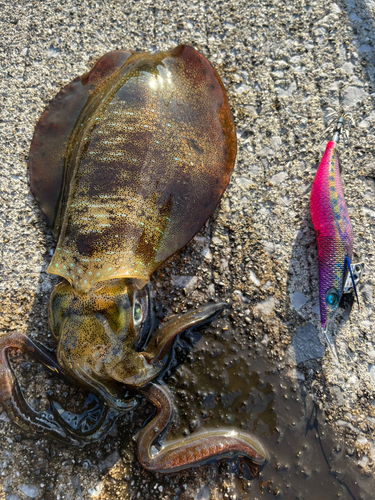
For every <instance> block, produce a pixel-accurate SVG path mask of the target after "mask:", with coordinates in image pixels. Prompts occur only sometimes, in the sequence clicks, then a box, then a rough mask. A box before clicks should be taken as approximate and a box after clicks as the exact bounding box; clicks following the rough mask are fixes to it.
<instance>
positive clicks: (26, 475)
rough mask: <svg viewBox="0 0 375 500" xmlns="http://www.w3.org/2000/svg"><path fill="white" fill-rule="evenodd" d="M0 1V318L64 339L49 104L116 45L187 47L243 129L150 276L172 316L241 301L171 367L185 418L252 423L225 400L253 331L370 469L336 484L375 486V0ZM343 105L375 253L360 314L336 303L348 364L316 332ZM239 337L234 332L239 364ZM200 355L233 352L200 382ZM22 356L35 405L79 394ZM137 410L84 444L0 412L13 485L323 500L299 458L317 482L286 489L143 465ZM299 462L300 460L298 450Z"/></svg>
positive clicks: (231, 475) (359, 235) (346, 161)
mask: <svg viewBox="0 0 375 500" xmlns="http://www.w3.org/2000/svg"><path fill="white" fill-rule="evenodd" d="M0 5H1V13H2V14H1V18H0V33H1V35H0V51H1V52H0V54H1V55H0V58H1V81H0V89H1V93H0V95H1V117H0V118H1V122H0V130H1V147H0V155H1V160H0V200H1V201H0V251H1V259H0V309H1V311H0V313H1V314H0V331H1V332H2V333H7V332H10V331H13V330H18V331H21V332H24V333H27V334H28V335H30V336H31V337H37V338H38V339H40V340H42V341H44V342H45V343H46V344H47V345H49V346H51V347H53V342H52V340H51V338H50V335H49V333H48V327H47V322H46V317H47V316H46V315H47V304H48V296H49V293H50V291H51V289H52V287H53V285H54V284H55V283H56V279H55V278H52V277H51V276H50V275H48V274H46V272H45V269H46V267H47V265H48V262H49V259H50V256H51V254H52V252H53V248H54V242H53V240H52V237H51V234H50V232H49V230H48V228H47V227H46V225H45V223H44V221H43V218H42V216H41V214H40V212H39V211H38V209H37V207H36V204H35V202H34V201H33V198H32V196H31V195H30V193H29V187H28V176H27V155H28V149H29V145H30V141H31V138H32V134H33V130H34V126H35V123H36V121H37V119H38V117H39V116H40V114H41V113H42V111H43V109H44V108H45V107H46V105H47V103H48V101H49V100H50V99H51V98H53V97H54V96H55V94H56V93H57V92H58V90H59V89H60V88H61V87H62V86H63V85H65V84H67V83H69V82H70V81H71V80H72V79H73V78H75V77H76V76H77V75H79V74H82V73H84V72H86V71H87V70H88V69H89V68H90V67H91V66H92V64H93V63H94V62H95V60H96V59H97V58H99V57H100V56H101V55H103V54H104V53H105V52H107V51H109V50H114V49H130V50H138V51H156V50H164V49H168V48H170V47H173V46H175V45H178V44H180V43H188V44H191V45H193V46H194V47H196V48H197V49H198V50H199V51H201V52H202V53H203V54H204V55H205V56H206V57H207V58H208V59H209V60H210V61H211V63H212V64H213V65H214V66H215V68H216V69H217V70H218V72H219V74H220V76H221V78H222V80H223V82H224V85H225V87H226V89H227V91H228V97H229V101H230V105H231V108H232V110H233V114H234V118H235V122H236V126H237V133H238V156H237V163H236V168H235V173H234V174H233V177H232V181H231V184H230V187H229V188H228V190H227V193H226V195H225V196H224V198H223V200H222V202H221V205H220V207H219V209H218V210H217V211H216V213H215V215H214V216H213V217H212V218H211V220H210V222H209V223H208V224H207V226H206V228H205V229H204V230H203V231H202V232H201V233H200V234H199V235H198V237H196V238H195V239H194V240H193V241H192V242H191V243H190V244H189V246H188V247H187V249H186V250H185V251H184V252H183V253H182V254H180V255H178V256H175V257H174V258H173V259H172V260H171V261H170V262H168V263H167V264H165V266H164V268H163V269H161V270H160V271H158V272H157V273H156V274H155V276H154V277H153V283H154V289H155V290H156V296H157V298H158V300H159V301H160V302H159V310H158V314H159V316H160V318H163V317H167V316H168V315H171V314H173V313H175V312H178V311H183V310H185V309H187V308H191V307H195V306H196V305H198V304H201V303H204V302H207V301H208V300H210V298H213V297H216V298H220V299H221V300H228V301H231V302H232V308H231V309H230V310H229V311H228V313H227V315H226V316H225V317H224V318H223V319H222V320H220V321H219V323H218V326H217V325H216V329H215V325H214V328H213V330H212V329H211V331H210V332H209V333H208V336H209V337H208V340H204V338H203V339H201V340H200V341H199V342H198V344H197V345H196V346H195V347H194V348H193V350H192V353H193V355H191V354H189V355H188V356H187V361H188V366H189V368H187V367H186V361H185V363H184V364H183V367H182V368H179V369H178V370H177V371H175V373H174V375H173V376H172V377H170V379H169V381H168V384H169V385H170V386H171V390H173V391H174V392H175V395H176V401H177V400H178V403H176V406H177V409H181V408H184V410H183V411H182V410H181V415H180V416H179V417H176V419H177V420H176V422H175V424H176V425H175V427H176V428H175V429H174V431H173V432H174V433H175V435H176V437H178V436H180V437H181V436H183V435H186V434H188V433H189V432H192V431H193V430H194V428H196V427H197V426H200V425H202V419H205V418H206V419H208V420H210V418H211V421H209V422H208V423H207V427H210V425H213V423H216V420H215V418H217V419H218V420H217V423H218V424H220V425H225V424H227V425H228V424H229V425H230V424H232V423H233V422H234V423H235V424H237V425H240V421H239V420H236V418H237V416H236V415H234V414H231V413H228V411H229V410H227V409H225V408H226V407H227V406H228V405H229V407H230V406H231V405H232V404H234V403H233V401H234V400H235V398H236V397H237V396H238V394H239V393H241V391H238V392H237V393H236V383H237V382H236V380H237V379H235V378H231V377H230V375H228V373H229V368H228V366H230V363H232V362H233V363H234V364H235V363H236V362H237V361H238V356H239V354H238V353H239V352H241V353H242V352H245V351H244V349H245V348H248V349H249V346H250V345H255V349H256V352H257V353H259V356H260V357H261V353H263V354H262V356H263V358H264V361H263V363H264V365H266V364H267V363H268V365H269V366H272V367H273V368H272V369H271V372H272V370H274V372H272V373H275V374H276V375H274V376H275V377H276V378H275V382H274V386H275V387H276V386H277V387H281V388H283V385H282V382H280V381H281V380H289V382H288V383H290V384H295V385H294V386H293V387H296V388H297V389H295V390H297V391H298V394H299V395H300V396H302V399H303V400H304V401H305V400H306V401H307V400H309V401H310V402H312V404H314V405H315V406H314V408H316V409H317V411H319V412H321V415H322V416H321V417H320V418H321V419H322V422H324V423H325V424H326V425H327V428H326V430H325V432H326V434H327V433H328V434H329V435H331V436H333V439H334V442H335V443H336V444H335V447H337V453H339V452H340V453H342V456H343V460H346V461H347V467H348V468H353V471H354V469H355V471H354V472H353V473H358V477H363V478H365V479H366V481H367V483H366V486H363V489H361V488H359V490H356V491H357V492H356V493H353V492H352V493H350V492H348V491H349V490H348V489H345V490H343V491H341V490H340V492H341V497H340V498H344V499H346V498H348V499H349V498H350V499H351V498H356V499H357V498H362V499H364V500H366V499H370V498H371V497H372V495H371V493H370V491H373V490H374V487H375V479H372V477H374V472H375V469H374V467H375V332H374V320H373V315H374V297H373V295H374V282H375V279H374V271H375V263H374V238H375V225H374V222H375V181H374V177H375V159H374V158H373V151H374V146H375V137H374V134H373V127H374V125H375V110H374V103H373V101H374V97H375V59H374V46H375V45H374V44H375V31H374V19H375V3H374V2H373V1H372V0H367V2H364V1H361V0H355V1H354V0H348V1H339V0H337V2H336V3H334V2H331V1H324V2H323V1H321V0H318V1H312V0H306V1H300V2H296V1H293V0H284V1H282V0H279V1H277V2H276V1H275V2H265V1H262V0H253V1H251V2H250V1H249V0H236V2H221V1H217V0H211V1H210V2H204V1H200V0H197V1H194V0H192V1H191V2H177V1H174V0H170V1H169V0H152V1H150V0H143V1H141V2H137V1H132V0H124V1H122V2H117V1H116V2H115V1H107V2H102V1H97V2H89V1H77V0H76V1H74V0H67V1H64V0H63V1H61V2H60V1H59V2H31V1H30V2H28V1H21V0H18V1H17V2H15V4H10V3H6V2H1V4H0ZM339 104H342V105H343V106H344V107H345V109H347V110H350V111H351V112H352V114H353V118H354V120H355V122H356V124H357V126H356V127H355V128H354V129H353V130H352V133H351V141H350V145H349V146H346V147H345V146H341V163H342V167H343V172H342V180H343V183H344V193H345V197H346V201H347V205H348V209H349V213H350V217H351V220H352V224H353V228H354V234H355V253H356V259H355V260H356V261H364V262H365V264H366V267H365V275H364V277H363V278H362V281H361V284H360V286H359V296H360V301H361V309H360V311H358V310H357V308H356V306H355V305H354V306H353V310H352V312H351V315H350V316H349V314H348V313H349V309H348V308H349V307H350V300H349V301H347V303H346V310H344V309H341V313H340V314H339V315H338V316H337V322H336V326H335V329H336V337H335V339H336V346H337V351H338V356H339V360H340V362H339V365H335V364H334V363H333V362H332V358H331V354H330V352H329V350H328V349H326V348H325V344H324V339H323V338H321V337H320V336H319V333H318V326H319V310H318V295H317V293H318V281H317V259H316V247H315V240H314V234H313V231H312V225H311V221H310V216H309V209H308V203H309V193H310V188H311V183H312V180H313V178H314V174H315V170H316V167H317V164H318V161H319V157H320V155H321V150H320V146H319V142H320V136H321V134H322V133H323V131H324V129H325V125H324V117H325V116H326V115H327V114H328V113H329V109H328V108H335V109H337V108H338V106H339ZM226 325H229V326H226ZM227 332H232V333H228V334H227ZM226 335H227V336H226ZM228 335H229V337H228ZM230 335H232V336H231V337H230ZM252 343H254V344H252ZM228 345H231V346H234V347H233V349H232V352H231V354H230V355H231V356H232V358H231V361H228V359H229V358H228V356H229V354H228V352H227V349H229V347H228ZM236 346H237V347H236ZM205 349H206V351H205ZM236 349H237V351H236ZM241 349H242V350H241ZM194 350H196V353H197V354H196V355H195V354H194ZM205 352H206V353H208V354H209V356H208V362H209V363H212V364H213V365H212V366H214V362H216V363H217V361H215V356H217V355H221V353H223V354H222V355H223V356H224V357H223V363H221V361H220V363H219V364H220V366H218V365H216V368H215V369H216V371H215V370H214V369H212V370H213V371H211V368H210V366H208V365H207V366H206V365H204V363H203V365H202V366H204V370H207V373H206V372H205V371H204V370H203V369H202V370H203V371H202V372H201V374H202V378H200V376H199V374H198V375H196V374H195V368H194V356H196V359H197V360H198V361H199V359H204V353H205ZM233 353H234V354H233ZM236 353H237V354H236ZM208 354H207V355H208ZM189 356H190V357H189ZM192 356H193V357H192ZM225 356H227V357H225ZM263 358H262V359H263ZM210 359H211V361H210ZM218 359H219V358H218ZM267 360H268V361H267ZM17 361H18V362H17ZM189 363H190V364H189ZM198 364H199V363H198ZM14 365H15V366H16V367H17V370H18V373H19V377H20V380H21V383H23V387H24V390H25V393H26V396H27V398H28V400H29V402H30V404H32V405H33V406H34V407H36V408H39V406H40V405H43V404H45V397H44V393H45V388H46V386H50V387H52V388H54V390H55V393H58V392H59V391H60V392H61V394H62V397H63V398H64V397H65V399H67V396H66V394H67V393H64V391H65V388H63V387H62V386H61V387H60V385H59V383H57V382H56V381H55V380H54V379H47V377H46V375H45V374H44V372H43V370H42V369H41V368H40V367H38V366H35V365H33V364H32V363H29V362H28V361H27V360H26V361H25V359H24V358H20V357H16V358H15V359H14ZM223 366H225V367H226V368H224V369H223ZM224 372H225V374H224V379H225V377H227V379H226V380H224V381H223V382H222V383H223V384H226V392H227V393H228V394H230V395H231V398H232V399H230V401H229V400H228V401H229V402H228V405H224V403H223V396H222V397H221V403H220V404H222V407H221V410H220V411H219V409H218V408H219V406H218V405H219V403H217V401H218V399H215V398H211V399H212V405H211V407H210V406H209V404H208V403H207V404H206V408H211V410H210V412H211V413H210V412H209V417H207V415H204V414H202V415H203V416H202V415H201V414H199V415H201V416H199V415H198V416H197V417H196V418H195V410H197V412H198V413H199V408H200V406H201V407H202V404H201V405H200V403H199V401H198V400H197V398H198V397H199V393H198V391H199V389H200V387H201V385H202V382H201V381H202V380H203V378H204V376H205V379H204V380H205V381H207V380H214V379H215V378H216V379H217V380H219V379H220V377H221V376H222V374H223V373H224ZM210 373H211V379H210V375H209V374H210ZM267 373H268V372H267ZM194 377H195V378H194ZM233 377H234V375H233ZM277 377H280V379H277ZM278 380H279V382H278ZM215 383H217V381H216V382H215ZM205 384H206V382H205ZM212 384H214V382H212ZM206 385H207V391H206V393H205V395H203V396H202V398H203V399H204V398H205V397H206V396H207V398H208V399H209V396H210V394H211V395H212V394H214V392H212V391H213V390H212V391H211V392H210V390H211V389H210V382H207V384H206ZM66 390H67V391H68V390H69V389H66ZM279 390H281V389H279ZM288 390H289V389H288ZM71 394H73V395H72V398H73V399H74V398H76V400H77V401H78V400H79V398H80V397H81V396H80V392H79V391H78V390H77V391H75V392H74V391H73V393H71ZM197 394H198V396H197ZM242 396H243V390H242ZM242 396H241V397H242ZM284 397H285V398H288V394H287V392H285V394H284ZM207 398H206V399H207ZM280 398H281V396H280ZM219 399H220V398H219ZM186 401H191V403H189V404H190V406H189V404H188V403H186ZM197 401H198V402H197ZM296 401H298V398H297V399H296ZM210 404H211V403H210ZM275 404H276V403H275ZM184 405H185V406H184ZM199 405H200V406H199ZM215 405H216V406H215ZM142 408H143V409H139V414H137V416H134V417H129V418H128V419H124V421H123V422H122V423H120V424H118V429H117V430H116V431H115V432H114V434H113V436H111V437H109V438H108V439H107V440H106V441H104V442H103V443H101V444H99V445H96V446H91V447H88V448H87V449H84V450H73V449H69V448H64V447H59V446H58V445H55V444H54V443H52V442H51V441H49V440H47V439H39V440H35V439H34V440H32V439H29V438H28V437H27V436H25V435H23V434H22V433H21V432H20V431H19V429H17V428H16V427H15V426H14V425H13V424H12V423H10V422H9V420H8V417H7V416H6V414H5V412H2V413H1V409H0V458H1V460H0V498H5V499H7V500H17V499H27V498H36V499H39V500H40V499H52V498H53V499H55V498H56V499H79V498H83V499H88V498H99V499H105V498H108V499H113V498H120V497H121V498H124V499H127V498H141V499H142V500H143V499H146V498H150V499H155V500H161V499H167V498H168V499H169V498H171V499H174V498H176V499H177V498H178V499H183V500H188V499H189V500H190V499H193V498H194V499H199V500H209V499H223V498H232V499H239V498H242V499H248V498H254V499H256V498H260V497H262V498H266V497H267V498H268V497H269V498H275V497H277V495H279V496H283V497H284V498H288V499H289V498H304V499H305V500H307V499H308V500H318V499H320V498H322V496H321V493H322V492H321V491H320V493H317V492H316V491H315V490H314V487H313V484H312V481H310V483H308V480H309V478H310V479H311V475H310V476H309V473H308V471H306V470H304V469H301V471H300V473H299V472H298V474H300V476H299V479H298V480H301V481H302V479H301V478H303V480H304V481H307V482H306V485H308V484H310V486H306V485H305V486H306V488H307V489H304V490H303V491H304V493H302V490H301V489H299V488H303V487H302V486H300V484H302V483H298V482H297V479H295V481H296V482H295V483H293V481H294V479H291V480H290V481H291V484H292V487H291V490H289V492H288V486H287V485H286V483H285V485H284V486H282V485H281V486H280V487H279V486H277V484H278V483H277V481H278V479H277V478H276V479H274V482H272V481H273V480H271V479H270V480H269V481H270V482H268V483H267V482H266V481H263V482H262V481H261V479H262V476H261V478H260V479H259V478H258V480H257V483H254V480H251V481H250V480H248V479H246V477H245V476H243V475H242V476H241V473H239V472H238V467H237V465H238V463H237V462H233V461H232V462H229V464H228V463H225V462H224V463H222V464H221V465H219V467H218V468H217V467H216V466H215V465H208V466H205V467H202V468H200V469H199V470H193V471H188V472H186V473H184V474H182V475H172V476H163V475H160V474H159V475H157V474H147V473H145V472H144V471H142V470H141V469H140V467H139V465H137V460H136V458H135V457H134V441H133V440H132V439H131V434H133V433H134V434H135V433H136V432H137V431H138V430H139V429H140V428H141V426H142V425H143V422H144V420H145V419H146V417H147V412H148V413H149V412H150V411H151V410H152V408H151V406H146V407H142ZM215 408H216V410H217V412H218V413H217V415H215V411H216V410H215ZM263 410H264V408H263ZM249 411H250V410H249ZM189 412H190V413H189ZM220 412H221V413H220ZM210 415H211V416H210ZM219 415H221V416H220V418H219ZM194 418H195V420H194ZM238 418H239V417H238ZM280 418H281V417H280ZM220 419H221V420H220ZM281 420H282V419H281ZM189 422H190V426H189ZM194 422H195V423H194ZM241 425H242V424H241ZM243 425H245V424H244V423H243ZM292 425H293V424H292ZM275 428H276V427H275ZM124 429H125V430H124ZM250 430H251V427H250ZM275 432H276V433H277V431H275ZM264 435H265V436H266V434H264ZM265 439H266V437H265ZM275 442H276V441H275ZM275 446H276V445H275ZM285 446H286V445H285ZM284 451H285V447H284ZM295 451H296V450H292V451H291V456H292V457H293V456H294V460H295V457H296V456H299V455H298V454H296V453H294V452H295ZM286 452H287V451H285V453H286ZM292 452H293V453H292ZM298 453H299V452H298ZM345 463H346V462H345ZM236 464H237V465H236ZM279 465H280V464H277V463H275V470H276V471H277V470H279V469H280V467H279ZM236 467H237V468H236ZM285 467H286V466H285ZM290 467H292V468H293V467H298V466H297V464H294V462H293V460H292V459H291V463H290ZM264 474H266V472H265V473H264ZM275 474H276V472H275ZM304 475H305V476H304ZM295 477H297V473H296V474H295ZM252 484H257V486H256V487H254V488H253V487H252ZM289 486H290V485H289ZM252 488H253V489H252ZM337 488H338V489H337V491H339V486H338V483H337ZM292 492H293V494H292ZM297 494H300V495H301V496H293V495H297ZM327 498H328V496H327ZM330 498H333V496H332V497H330Z"/></svg>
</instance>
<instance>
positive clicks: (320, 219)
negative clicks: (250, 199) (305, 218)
mask: <svg viewBox="0 0 375 500" xmlns="http://www.w3.org/2000/svg"><path fill="white" fill-rule="evenodd" d="M336 146H337V143H336V142H335V141H330V142H328V144H327V147H326V150H325V153H324V155H323V158H322V160H321V162H320V165H319V167H318V170H317V173H316V175H315V179H314V182H313V185H312V190H311V198H310V211H311V219H312V223H313V226H314V230H315V234H316V240H317V247H318V264H319V303H320V320H321V326H322V328H323V329H326V327H327V323H328V321H329V319H330V318H331V317H332V315H333V313H334V310H335V309H336V308H337V306H338V304H339V302H340V299H341V296H342V293H343V289H344V283H345V280H346V276H347V273H348V272H350V263H351V260H352V255H353V229H352V226H351V223H350V220H349V214H348V209H347V207H346V203H345V200H344V194H343V191H342V186H341V180H340V168H339V161H338V156H337V153H336Z"/></svg>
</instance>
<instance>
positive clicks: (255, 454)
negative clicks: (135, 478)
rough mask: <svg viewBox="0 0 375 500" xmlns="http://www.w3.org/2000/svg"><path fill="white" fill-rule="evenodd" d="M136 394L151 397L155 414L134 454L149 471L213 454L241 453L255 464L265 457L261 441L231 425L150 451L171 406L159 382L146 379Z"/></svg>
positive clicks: (181, 465) (184, 464) (186, 464)
mask: <svg viewBox="0 0 375 500" xmlns="http://www.w3.org/2000/svg"><path fill="white" fill-rule="evenodd" d="M137 391H138V392H139V394H141V395H142V396H144V397H145V398H147V399H149V400H151V401H152V403H153V404H154V405H155V406H156V415H155V416H154V418H153V419H152V420H151V421H150V422H149V423H148V424H147V425H146V426H145V427H144V428H143V429H142V430H141V432H140V433H139V436H138V443H137V455H138V460H139V461H140V463H141V464H142V466H143V467H144V468H145V469H147V470H150V471H158V472H167V473H168V472H172V471H179V470H182V469H185V468H188V467H192V466H196V465H200V464H202V463H205V462H207V461H208V460H212V459H215V458H229V457H235V456H242V457H244V458H247V459H250V460H251V461H252V462H253V463H255V464H257V465H263V464H264V462H265V461H266V459H267V454H266V451H265V450H264V448H263V446H262V444H261V443H260V442H259V441H258V440H257V439H256V438H255V437H254V436H252V435H251V434H248V433H244V432H240V431H237V430H234V429H215V430H209V431H205V432H200V433H197V434H194V435H193V436H191V437H189V438H186V439H181V440H177V441H173V442H170V443H167V444H165V445H163V446H162V447H161V449H160V451H158V452H156V453H153V452H152V449H151V447H152V444H153V442H154V441H155V439H156V438H157V437H158V436H160V434H161V433H162V432H163V430H164V429H166V427H167V425H168V423H169V422H170V421H171V418H172V413H173V406H172V401H171V396H170V394H169V392H168V390H167V389H166V387H163V386H161V385H156V384H154V383H150V384H148V385H147V386H145V387H142V388H139V389H137Z"/></svg>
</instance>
